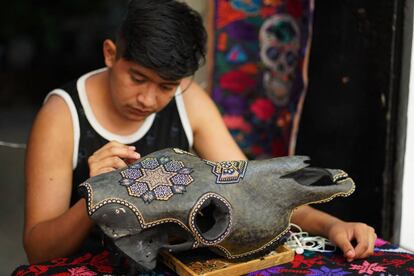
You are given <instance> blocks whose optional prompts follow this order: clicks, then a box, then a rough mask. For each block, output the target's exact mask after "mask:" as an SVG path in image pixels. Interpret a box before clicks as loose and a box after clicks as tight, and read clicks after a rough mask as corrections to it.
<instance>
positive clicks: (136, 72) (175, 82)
mask: <svg viewBox="0 0 414 276" xmlns="http://www.w3.org/2000/svg"><path fill="white" fill-rule="evenodd" d="M128 71H129V72H130V73H132V74H136V75H140V76H141V77H144V78H146V79H150V78H149V77H148V76H147V75H145V74H144V73H142V72H140V71H138V70H137V69H135V68H129V69H128ZM180 83H181V82H180V81H167V80H163V81H161V83H160V84H162V85H173V86H177V85H179V84H180Z"/></svg>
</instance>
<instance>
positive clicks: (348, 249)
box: [291, 205, 377, 261]
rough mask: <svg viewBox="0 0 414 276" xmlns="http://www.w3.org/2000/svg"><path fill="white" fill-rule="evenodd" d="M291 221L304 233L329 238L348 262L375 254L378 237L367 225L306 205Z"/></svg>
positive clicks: (295, 213)
mask: <svg viewBox="0 0 414 276" xmlns="http://www.w3.org/2000/svg"><path fill="white" fill-rule="evenodd" d="M291 221H292V222H293V223H295V224H297V225H299V226H300V227H301V228H302V230H303V231H306V232H309V233H311V234H313V235H320V236H323V237H326V238H328V239H329V240H330V241H331V242H333V243H334V244H335V245H336V246H338V247H339V248H340V249H341V250H342V252H343V253H344V257H345V258H346V259H347V260H348V261H353V260H354V259H361V258H366V257H368V256H370V255H372V254H373V253H374V245H375V240H376V238H377V235H376V234H375V230H374V228H372V227H371V226H368V225H366V224H365V223H359V222H345V221H342V220H340V219H338V218H336V217H333V216H331V215H329V214H327V213H324V212H321V211H319V210H317V209H314V208H312V207H310V206H306V205H305V206H301V207H299V208H298V209H297V210H295V212H294V213H293V216H292V220H291ZM352 241H354V242H355V244H356V246H355V247H354V246H353V245H352V243H351V242H352Z"/></svg>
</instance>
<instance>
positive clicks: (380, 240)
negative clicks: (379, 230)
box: [375, 238, 387, 247]
mask: <svg viewBox="0 0 414 276" xmlns="http://www.w3.org/2000/svg"><path fill="white" fill-rule="evenodd" d="M384 244H387V242H386V241H384V240H382V239H379V238H378V239H376V240H375V246H376V247H380V246H383V245H384Z"/></svg>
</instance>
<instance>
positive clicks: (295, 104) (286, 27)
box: [210, 0, 313, 159]
mask: <svg viewBox="0 0 414 276" xmlns="http://www.w3.org/2000/svg"><path fill="white" fill-rule="evenodd" d="M213 14H214V17H213V26H212V34H213V35H214V37H213V38H214V48H213V50H214V54H213V61H214V64H212V66H211V68H210V69H211V72H212V74H211V76H210V79H211V86H212V87H211V91H212V97H213V99H214V101H215V102H216V104H217V105H218V107H219V108H220V111H221V113H222V115H223V118H224V121H225V123H226V125H227V127H228V128H229V130H230V132H231V133H232V135H233V137H234V138H235V140H236V141H237V143H238V144H239V146H240V147H241V148H242V149H243V151H244V152H245V153H246V154H247V155H248V157H249V158H250V159H254V158H268V157H275V156H285V155H288V153H289V151H290V153H294V145H295V140H296V137H295V135H296V134H295V133H296V131H297V130H296V129H297V124H298V120H299V116H300V110H301V106H302V102H303V99H304V96H305V90H306V85H307V84H306V74H307V71H306V70H307V68H306V66H307V57H308V54H307V53H308V49H309V47H310V35H311V31H310V30H311V25H312V14H313V0H289V1H283V0H266V1H259V0H258V1H244V0H215V1H214V9H213Z"/></svg>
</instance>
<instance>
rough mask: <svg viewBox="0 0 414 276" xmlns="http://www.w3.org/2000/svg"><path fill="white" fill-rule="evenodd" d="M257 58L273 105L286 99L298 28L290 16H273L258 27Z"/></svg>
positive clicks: (290, 82)
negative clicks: (258, 45)
mask: <svg viewBox="0 0 414 276" xmlns="http://www.w3.org/2000/svg"><path fill="white" fill-rule="evenodd" d="M259 39H260V58H261V60H262V62H263V64H264V66H265V67H266V70H265V72H264V75H263V87H264V88H265V91H266V94H267V95H268V97H269V98H270V99H271V100H272V101H273V103H274V104H276V105H279V106H282V105H285V104H286V103H287V102H288V100H289V94H290V89H291V86H292V79H293V74H294V71H295V69H296V67H297V62H298V55H299V49H300V31H299V27H298V25H297V23H296V21H295V19H293V18H292V17H291V16H289V15H274V16H272V17H270V18H269V19H267V20H266V21H265V22H264V23H263V25H262V26H261V28H260V33H259Z"/></svg>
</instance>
